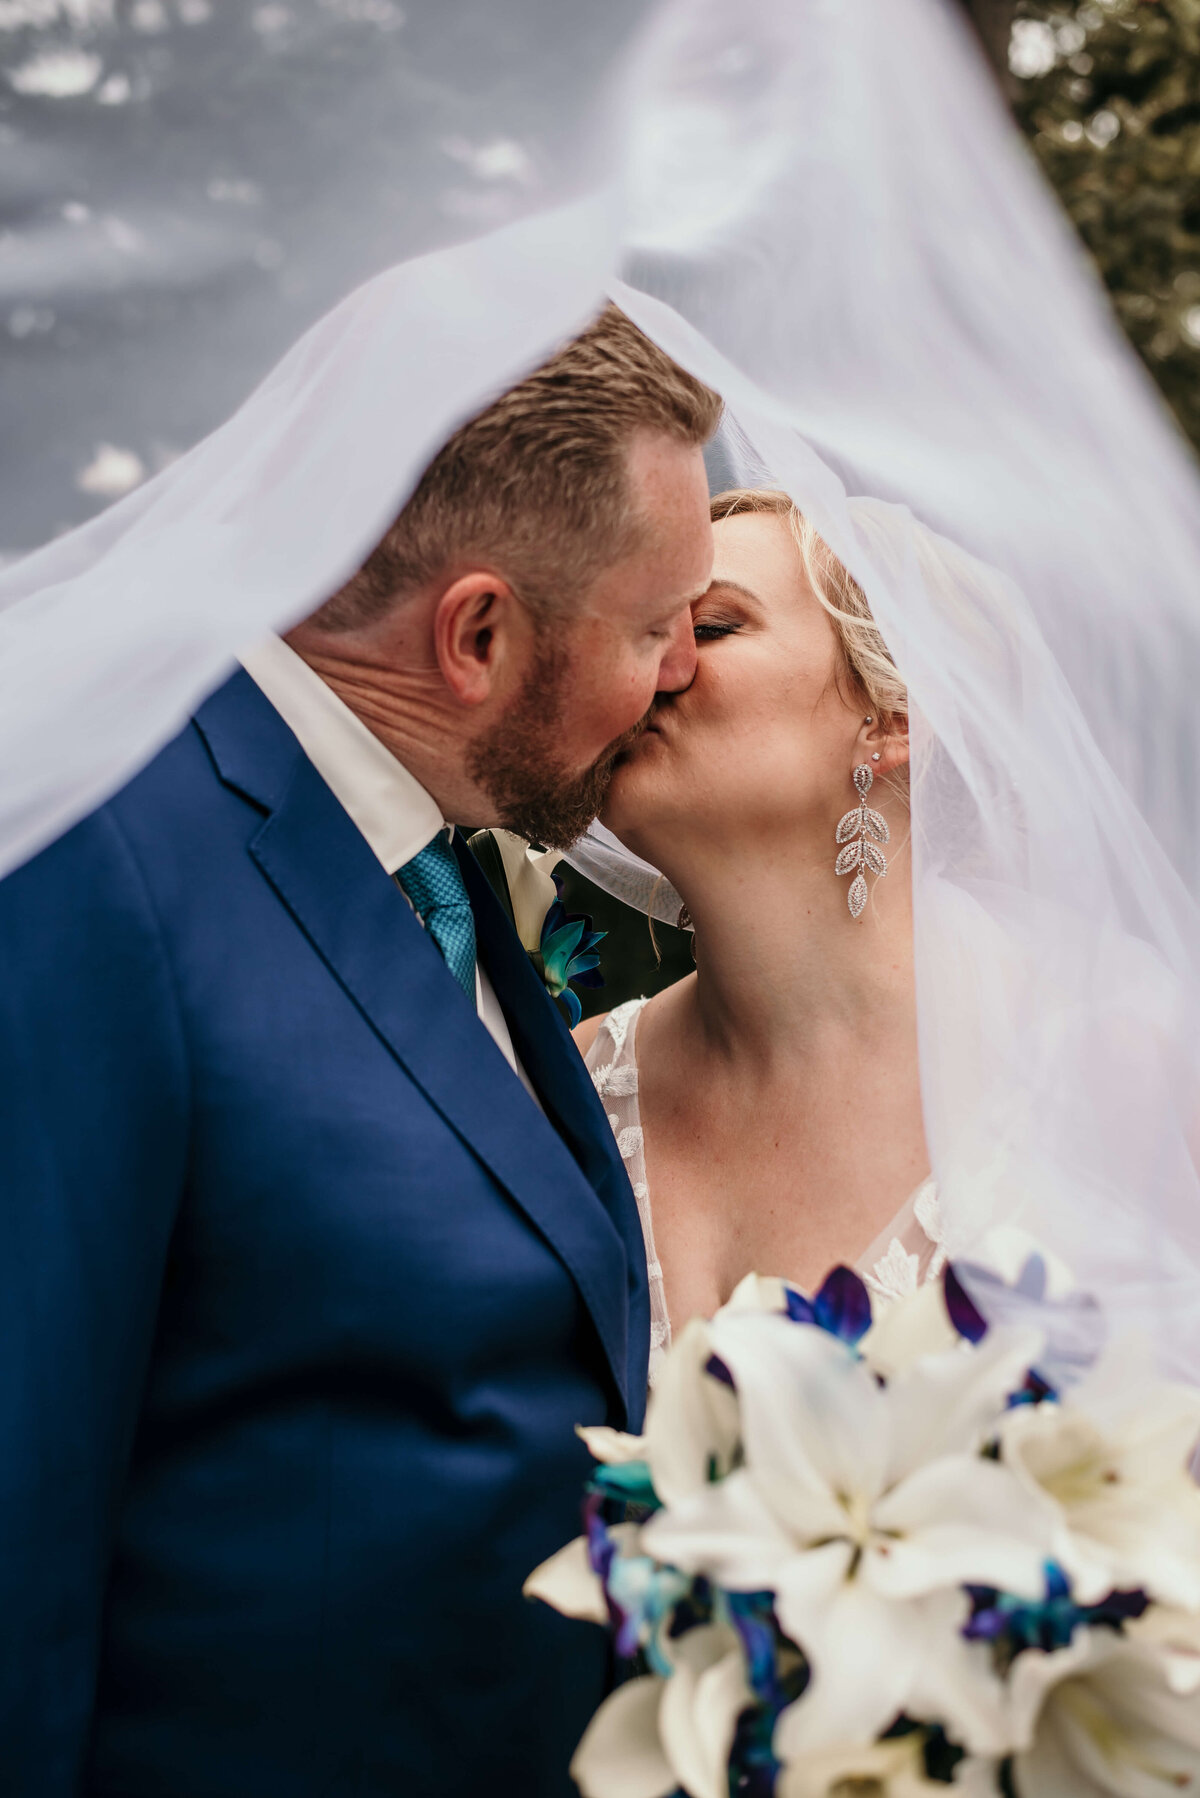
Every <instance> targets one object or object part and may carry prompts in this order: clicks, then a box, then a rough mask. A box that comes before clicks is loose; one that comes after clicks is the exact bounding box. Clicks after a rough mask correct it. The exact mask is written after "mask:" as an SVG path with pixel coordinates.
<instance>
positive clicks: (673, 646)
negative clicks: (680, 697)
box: [658, 606, 696, 693]
mask: <svg viewBox="0 0 1200 1798" xmlns="http://www.w3.org/2000/svg"><path fill="white" fill-rule="evenodd" d="M695 673H696V638H695V633H694V632H693V630H692V613H691V607H690V606H685V607H684V608H683V610H682V611H681V612H680V614H679V618H678V620H677V622H676V625H675V629H674V630H673V631H672V633H671V639H670V641H669V643H668V644H667V647H666V650H665V652H664V654H663V659H662V661H661V662H660V663H659V665H658V691H659V692H660V693H681V692H682V691H683V689H684V688H685V687H690V686H691V684H692V681H693V679H694V677H695Z"/></svg>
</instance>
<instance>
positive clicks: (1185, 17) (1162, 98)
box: [1008, 0, 1200, 448]
mask: <svg viewBox="0 0 1200 1798" xmlns="http://www.w3.org/2000/svg"><path fill="white" fill-rule="evenodd" d="M1008 62H1009V72H1010V82H1009V91H1010V94H1011V97H1012V100H1013V105H1014V110H1015V112H1016V116H1017V118H1018V120H1019V121H1020V123H1021V125H1022V126H1023V127H1024V129H1025V131H1026V132H1027V134H1028V136H1029V138H1030V140H1031V142H1032V144H1033V148H1034V151H1035V153H1036V155H1037V157H1038V160H1039V161H1040V162H1041V165H1042V167H1043V169H1044V170H1045V172H1046V174H1047V175H1048V176H1049V178H1050V180H1051V182H1052V183H1053V185H1054V187H1055V188H1056V189H1057V191H1058V194H1059V197H1060V198H1061V200H1062V202H1063V204H1064V206H1065V207H1066V209H1067V211H1068V213H1069V214H1070V216H1071V218H1072V219H1073V220H1074V222H1075V224H1076V226H1077V228H1078V230H1079V233H1080V235H1081V236H1082V238H1083V241H1084V242H1085V244H1086V245H1087V247H1088V249H1089V250H1090V251H1091V253H1092V255H1093V256H1094V257H1095V259H1096V262H1097V264H1098V265H1099V268H1100V272H1101V274H1102V275H1103V277H1104V280H1105V282H1106V283H1107V285H1108V289H1109V292H1110V293H1111V295H1112V298H1113V303H1114V305H1115V308H1116V312H1117V316H1118V318H1119V319H1120V321H1121V323H1122V325H1123V326H1124V327H1125V330H1126V332H1127V333H1128V335H1129V338H1130V340H1131V341H1132V343H1133V345H1134V348H1135V349H1136V350H1137V351H1138V354H1139V355H1140V356H1141V357H1142V359H1143V361H1144V362H1145V363H1146V366H1147V367H1148V368H1149V370H1150V373H1151V374H1152V375H1153V377H1154V379H1155V380H1156V381H1157V383H1158V385H1159V387H1160V388H1161V389H1162V391H1163V393H1164V395H1165V396H1166V399H1167V401H1168V403H1169V405H1170V406H1171V408H1172V410H1173V411H1174V413H1175V416H1176V418H1177V419H1178V420H1179V423H1180V425H1181V426H1182V427H1183V430H1184V431H1185V433H1186V434H1187V436H1188V437H1190V439H1191V441H1192V443H1193V444H1194V445H1195V446H1196V447H1197V448H1200V0H1076V3H1074V4H1066V5H1064V4H1057V5H1055V4H1047V3H1046V0H1018V4H1017V5H1016V7H1015V9H1014V17H1013V20H1012V23H1011V30H1010V37H1009V48H1008Z"/></svg>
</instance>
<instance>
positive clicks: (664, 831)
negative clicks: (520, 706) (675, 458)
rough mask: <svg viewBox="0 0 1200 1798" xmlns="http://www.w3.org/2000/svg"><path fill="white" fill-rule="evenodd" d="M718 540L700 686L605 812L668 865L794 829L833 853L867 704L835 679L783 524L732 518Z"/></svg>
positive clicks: (699, 641) (625, 768)
mask: <svg viewBox="0 0 1200 1798" xmlns="http://www.w3.org/2000/svg"><path fill="white" fill-rule="evenodd" d="M713 536H714V540H715V545H716V554H715V559H714V563H713V577H712V585H711V586H710V588H709V590H708V592H707V593H706V594H705V595H704V596H703V598H702V599H700V600H698V601H697V602H696V603H695V604H694V605H693V607H692V619H693V627H694V630H695V635H696V646H697V668H696V676H695V679H694V680H693V681H692V683H691V685H690V686H689V687H688V688H687V689H686V690H685V691H683V692H681V693H675V694H671V695H669V696H665V697H664V699H663V700H662V701H661V702H660V703H659V704H658V705H656V708H655V712H654V716H653V719H652V722H651V725H650V727H649V729H648V730H647V732H646V734H645V735H644V736H643V737H641V738H640V739H639V741H638V742H637V743H636V744H635V745H634V747H633V749H632V750H631V751H630V752H629V753H628V755H627V756H626V757H625V758H624V759H623V760H622V762H621V763H620V764H619V766H618V768H617V772H616V774H615V775H614V777H613V781H612V785H611V786H610V788H609V792H608V799H607V802H606V805H605V808H604V811H603V813H602V814H601V815H602V817H603V821H604V822H605V823H606V824H607V825H609V826H610V827H611V828H612V829H613V830H615V831H616V833H617V835H618V836H619V837H621V839H622V840H623V841H624V842H625V843H626V844H627V845H628V847H629V848H631V849H633V850H634V851H635V852H636V853H638V854H641V855H643V856H645V857H646V859H647V860H649V861H651V862H654V863H655V864H656V865H657V866H659V867H667V868H669V867H670V865H671V862H672V855H671V850H672V848H673V847H675V846H678V847H680V848H683V847H684V846H685V845H695V844H696V843H697V842H704V843H709V844H711V846H712V848H713V850H714V852H717V853H728V851H729V850H730V849H732V848H734V847H735V846H737V845H738V844H743V845H745V846H747V847H751V846H752V845H753V844H754V843H755V842H756V841H757V842H759V843H766V842H768V841H769V840H770V838H771V837H772V836H773V834H774V833H775V832H777V831H780V830H787V831H789V832H795V831H796V830H797V828H800V829H809V828H811V829H812V831H813V832H814V837H815V840H816V841H818V842H819V843H820V845H821V847H822V849H823V850H827V849H828V844H829V843H831V842H832V841H833V837H832V834H831V833H832V830H833V828H835V827H836V824H837V820H838V818H839V817H840V816H841V815H842V813H843V812H844V811H845V810H846V809H847V807H848V806H849V805H850V804H852V803H854V801H855V794H854V790H853V787H852V785H851V770H852V768H853V766H854V764H855V762H856V761H861V760H862V759H863V755H862V749H861V743H860V732H861V731H862V729H863V722H864V714H865V711H866V706H865V702H864V703H863V704H862V705H860V704H859V703H858V702H857V701H856V700H855V698H854V696H853V694H852V693H851V692H850V690H849V687H848V683H847V681H846V679H845V678H844V677H843V678H842V679H841V680H839V671H840V652H839V648H838V643H837V638H836V636H835V634H834V628H833V625H832V623H831V621H830V619H829V617H828V614H827V613H826V612H825V611H824V610H823V609H822V607H821V605H820V604H819V602H818V601H817V599H816V598H815V597H814V595H813V593H812V592H811V590H810V588H809V587H808V584H807V582H806V580H805V576H804V571H803V567H802V564H801V562H800V557H799V554H798V552H797V550H796V547H795V544H794V542H793V540H792V537H791V534H790V532H789V529H788V526H787V522H786V520H784V519H782V518H778V517H775V516H773V515H770V514H762V513H758V514H749V515H742V516H739V517H736V518H727V519H724V520H722V521H721V522H720V523H718V524H716V525H715V526H714V528H713Z"/></svg>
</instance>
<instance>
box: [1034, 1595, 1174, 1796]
mask: <svg viewBox="0 0 1200 1798" xmlns="http://www.w3.org/2000/svg"><path fill="white" fill-rule="evenodd" d="M1011 1679H1012V1701H1013V1705H1014V1711H1015V1712H1016V1713H1017V1715H1018V1719H1019V1722H1020V1727H1021V1732H1022V1734H1023V1735H1024V1736H1025V1737H1026V1738H1027V1739H1028V1744H1029V1745H1028V1746H1027V1747H1026V1748H1024V1749H1023V1750H1022V1751H1021V1752H1020V1753H1018V1754H1017V1755H1016V1756H1015V1757H1014V1759H1013V1784H1014V1786H1015V1788H1016V1791H1017V1793H1018V1798H1113V1795H1114V1794H1121V1795H1122V1798H1124V1795H1126V1794H1127V1795H1128V1798H1156V1795H1157V1794H1162V1795H1163V1798H1166V1794H1168V1793H1179V1792H1186V1791H1195V1790H1197V1789H1200V1700H1198V1698H1197V1683H1198V1682H1200V1660H1197V1659H1196V1657H1195V1656H1194V1655H1193V1656H1192V1657H1191V1658H1190V1660H1189V1661H1188V1662H1187V1663H1186V1665H1185V1666H1184V1667H1182V1668H1181V1666H1180V1665H1179V1664H1178V1662H1177V1660H1176V1658H1175V1657H1174V1656H1173V1655H1172V1654H1171V1652H1170V1651H1169V1650H1165V1649H1163V1648H1161V1647H1160V1646H1159V1645H1158V1644H1156V1643H1153V1642H1150V1643H1147V1642H1143V1641H1140V1640H1138V1639H1137V1638H1136V1637H1131V1636H1128V1635H1118V1634H1116V1633H1115V1632H1114V1631H1110V1630H1104V1629H1095V1630H1088V1631H1080V1633H1079V1634H1078V1635H1077V1637H1076V1639H1075V1641H1074V1642H1073V1643H1072V1644H1071V1646H1070V1647H1069V1648H1063V1649H1060V1650H1059V1651H1058V1652H1057V1653H1055V1654H1042V1653H1041V1652H1040V1651H1038V1650H1036V1649H1030V1650H1029V1651H1028V1652H1026V1653H1025V1654H1021V1655H1018V1656H1017V1659H1016V1660H1015V1662H1014V1663H1013V1670H1012V1676H1011Z"/></svg>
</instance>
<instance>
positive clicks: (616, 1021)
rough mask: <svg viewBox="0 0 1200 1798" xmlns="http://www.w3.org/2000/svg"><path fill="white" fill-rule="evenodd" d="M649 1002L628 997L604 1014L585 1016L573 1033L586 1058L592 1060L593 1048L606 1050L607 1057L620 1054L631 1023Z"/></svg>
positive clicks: (581, 1052)
mask: <svg viewBox="0 0 1200 1798" xmlns="http://www.w3.org/2000/svg"><path fill="white" fill-rule="evenodd" d="M647 1003H648V1001H647V1000H645V999H626V1001H625V1003H624V1004H623V1005H617V1006H614V1007H613V1009H612V1011H610V1012H606V1013H605V1014H604V1015H603V1016H601V1017H596V1018H585V1019H584V1020H583V1023H582V1024H577V1025H576V1026H575V1029H574V1030H573V1031H572V1032H571V1034H572V1036H573V1037H574V1038H575V1045H576V1047H577V1048H578V1050H579V1053H580V1054H581V1055H582V1056H583V1058H584V1060H585V1061H587V1062H589V1063H590V1062H591V1060H592V1059H593V1053H592V1052H593V1050H598V1051H599V1050H603V1051H606V1052H607V1053H606V1056H605V1058H606V1059H611V1058H612V1057H614V1056H616V1055H619V1054H620V1053H621V1051H622V1049H623V1048H624V1046H625V1038H626V1036H627V1035H628V1033H629V1026H630V1023H631V1022H632V1020H633V1019H634V1018H635V1017H636V1016H637V1014H638V1012H639V1011H641V1009H642V1007H643V1006H644V1005H645V1004H647ZM601 1038H603V1041H601Z"/></svg>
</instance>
